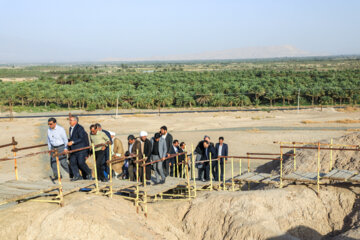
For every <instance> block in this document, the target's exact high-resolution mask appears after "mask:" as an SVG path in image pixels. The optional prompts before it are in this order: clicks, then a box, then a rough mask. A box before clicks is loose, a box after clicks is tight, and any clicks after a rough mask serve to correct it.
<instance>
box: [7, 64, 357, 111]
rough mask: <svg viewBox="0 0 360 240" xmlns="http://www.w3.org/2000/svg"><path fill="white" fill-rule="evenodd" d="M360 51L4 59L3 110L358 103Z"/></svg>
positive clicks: (90, 109)
mask: <svg viewBox="0 0 360 240" xmlns="http://www.w3.org/2000/svg"><path fill="white" fill-rule="evenodd" d="M359 73H360V61H359V58H358V57H346V58H340V57H338V58H336V57H333V58H304V59H302V58H300V59H272V60H258V61H255V60H252V61H220V62H219V61H208V62H180V63H175V62H174V63H162V62H158V63H151V62H147V63H107V64H105V63H103V64H95V63H94V64H77V65H34V66H32V65H31V66H27V65H23V66H6V65H4V66H1V67H0V80H2V81H1V82H0V86H1V90H0V102H1V104H2V107H1V109H2V111H8V110H11V111H15V112H21V111H28V112H34V111H56V110H62V109H71V110H72V109H82V110H87V111H94V110H96V109H104V110H109V109H113V108H115V107H116V106H118V107H119V108H120V109H132V108H133V109H157V108H184V107H185V108H188V107H273V106H296V105H298V104H299V105H300V106H315V105H333V106H338V105H340V106H341V105H344V104H345V105H349V104H350V105H356V104H358V103H359V102H360V92H359V91H360V79H359V76H360V75H359Z"/></svg>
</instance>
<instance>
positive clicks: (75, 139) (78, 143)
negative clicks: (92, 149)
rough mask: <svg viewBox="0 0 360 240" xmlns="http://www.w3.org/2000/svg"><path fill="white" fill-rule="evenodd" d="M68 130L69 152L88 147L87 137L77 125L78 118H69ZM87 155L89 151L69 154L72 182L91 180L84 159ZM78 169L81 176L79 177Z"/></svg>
mask: <svg viewBox="0 0 360 240" xmlns="http://www.w3.org/2000/svg"><path fill="white" fill-rule="evenodd" d="M69 122H70V129H69V136H70V138H69V142H68V146H69V150H76V149H80V148H84V147H88V146H89V137H88V134H87V133H86V132H85V130H84V128H83V127H82V126H81V125H80V124H78V122H79V118H78V117H77V116H71V117H70V118H69ZM88 155H89V151H88V150H87V149H86V150H82V151H78V152H74V153H71V154H70V169H71V172H72V174H73V178H72V181H77V180H80V179H83V178H84V179H92V176H91V169H90V168H89V166H88V165H87V164H86V158H87V157H88ZM79 169H80V170H81V172H82V174H83V176H82V177H81V176H80V173H79Z"/></svg>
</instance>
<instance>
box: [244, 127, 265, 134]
mask: <svg viewBox="0 0 360 240" xmlns="http://www.w3.org/2000/svg"><path fill="white" fill-rule="evenodd" d="M246 131H247V132H254V133H260V132H262V131H261V130H260V129H258V128H252V129H249V130H246Z"/></svg>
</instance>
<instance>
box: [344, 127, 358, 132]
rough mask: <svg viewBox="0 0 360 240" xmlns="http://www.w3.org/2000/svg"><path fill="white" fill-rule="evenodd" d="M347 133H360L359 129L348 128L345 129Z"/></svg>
mask: <svg viewBox="0 0 360 240" xmlns="http://www.w3.org/2000/svg"><path fill="white" fill-rule="evenodd" d="M346 131H347V132H360V128H349V129H346Z"/></svg>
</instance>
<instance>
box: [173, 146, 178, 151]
mask: <svg viewBox="0 0 360 240" xmlns="http://www.w3.org/2000/svg"><path fill="white" fill-rule="evenodd" d="M173 148H174V151H175V152H176V153H177V152H178V151H179V150H178V148H177V147H175V146H174V145H173Z"/></svg>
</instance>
